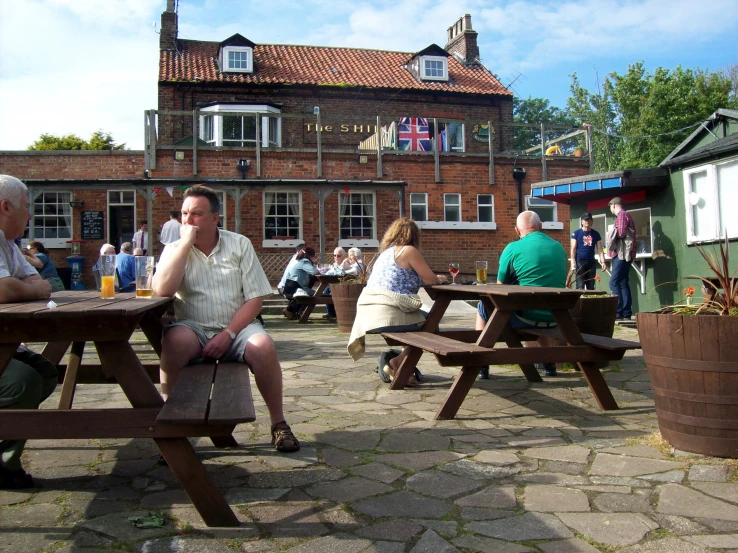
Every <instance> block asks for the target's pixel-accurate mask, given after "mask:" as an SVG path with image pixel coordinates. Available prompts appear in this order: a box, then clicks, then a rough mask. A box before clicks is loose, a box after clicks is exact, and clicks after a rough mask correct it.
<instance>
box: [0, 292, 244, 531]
mask: <svg viewBox="0 0 738 553" xmlns="http://www.w3.org/2000/svg"><path fill="white" fill-rule="evenodd" d="M51 300H53V301H54V303H56V304H57V306H56V307H54V308H51V309H50V308H49V307H48V306H47V304H48V300H39V301H29V302H23V303H9V304H3V305H2V306H0V327H1V328H2V332H0V374H2V372H3V371H4V370H5V368H6V367H7V365H8V364H9V363H10V360H11V359H12V357H13V355H14V353H15V352H16V349H17V348H18V346H19V345H20V343H21V342H47V346H46V349H44V355H45V356H47V358H49V359H50V360H52V362H53V363H55V364H58V362H59V360H60V359H61V357H62V356H63V355H64V353H65V352H66V350H67V348H68V347H69V345H70V344H72V352H71V354H70V363H69V364H68V366H67V370H66V373H65V377H64V383H63V385H62V393H61V399H60V401H59V406H58V407H57V408H56V409H46V408H45V409H0V439H9V440H18V439H51V440H53V439H90V438H153V439H154V441H155V442H156V444H157V446H158V447H159V450H160V451H161V452H162V454H163V455H164V457H165V458H166V460H167V462H168V463H169V467H170V469H171V470H172V472H173V473H174V476H175V477H176V478H177V480H178V481H179V482H180V484H181V485H182V487H183V488H184V489H185V491H186V492H187V494H188V496H189V497H190V499H191V500H192V502H193V504H194V506H195V507H196V508H197V510H198V511H199V512H200V514H201V515H202V517H203V519H204V520H205V522H206V523H207V524H208V525H212V526H216V525H217V526H224V525H227V526H235V525H238V519H237V518H236V516H235V515H234V514H233V511H231V509H230V507H229V506H228V503H227V502H226V501H225V499H224V498H223V495H222V494H221V492H220V491H219V490H218V489H217V488H216V487H215V485H214V484H213V483H212V481H211V480H210V477H209V476H208V474H207V471H206V470H205V468H204V466H203V465H202V462H201V461H200V459H199V458H198V457H197V454H196V453H195V451H194V449H193V448H192V445H191V444H190V443H189V441H188V440H187V437H188V436H193V437H195V436H210V437H211V438H213V440H214V441H216V440H221V443H223V442H222V440H228V439H230V440H231V441H233V438H232V432H233V428H234V426H233V425H218V426H205V425H194V424H159V423H157V420H156V418H157V416H158V414H159V412H160V411H161V408H162V406H163V405H164V399H163V398H162V396H161V394H160V393H159V391H158V390H157V389H156V387H155V386H154V383H153V382H152V380H151V378H150V377H149V375H148V373H147V372H146V370H145V369H144V367H143V366H142V365H141V361H140V360H139V359H138V357H137V356H136V354H135V352H134V351H133V348H132V347H131V344H130V342H129V339H130V337H131V335H132V334H133V331H134V330H135V329H136V327H137V326H140V327H141V330H142V331H143V332H144V334H145V335H146V337H147V338H148V339H149V341H150V342H151V344H152V346H153V347H154V350H155V351H156V352H157V354H161V325H160V323H159V319H160V318H161V316H162V315H163V314H164V313H165V312H166V309H167V307H168V306H169V304H170V303H171V302H172V301H173V299H172V298H152V299H143V298H136V297H135V293H126V294H116V297H115V298H114V299H109V300H103V299H100V293H99V292H74V291H64V292H57V293H54V294H52V296H51ZM85 342H94V343H95V346H96V348H97V352H98V354H99V356H100V361H101V364H102V371H103V372H104V373H105V374H106V375H110V376H111V377H112V378H114V379H115V381H116V382H117V383H118V385H120V387H121V388H122V390H123V392H124V393H125V395H126V397H127V398H128V400H129V401H130V403H131V407H128V408H112V409H72V408H71V407H72V401H73V398H74V390H75V387H76V375H77V369H78V368H79V364H80V360H81V357H82V353H83V351H84V347H85ZM233 442H234V441H233ZM229 445H233V444H232V443H229Z"/></svg>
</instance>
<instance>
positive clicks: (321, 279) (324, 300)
mask: <svg viewBox="0 0 738 553" xmlns="http://www.w3.org/2000/svg"><path fill="white" fill-rule="evenodd" d="M342 278H345V277H344V276H343V275H321V274H317V275H315V279H316V280H317V281H318V287H317V288H316V289H315V294H314V295H312V296H296V297H294V296H293V297H294V299H295V301H296V302H297V303H298V304H300V305H306V306H307V307H306V308H305V310H304V311H303V312H302V315H300V320H299V321H297V322H298V323H302V324H305V323H306V322H308V319H309V318H310V314H311V313H312V312H313V309H315V306H316V305H328V304H330V305H333V297H332V296H330V295H327V294H324V293H323V292H324V291H325V289H326V288H327V287H328V286H330V285H331V284H337V283H339V282H341V279H342Z"/></svg>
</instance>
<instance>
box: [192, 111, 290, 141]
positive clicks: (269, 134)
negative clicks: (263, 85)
mask: <svg viewBox="0 0 738 553" xmlns="http://www.w3.org/2000/svg"><path fill="white" fill-rule="evenodd" d="M222 112H226V113H228V112H230V113H235V114H241V113H242V114H243V116H239V115H226V116H223V115H219V114H220V113H222ZM200 113H201V115H200V133H199V135H200V138H201V139H202V140H204V141H205V142H207V143H208V145H210V146H235V147H241V148H243V147H248V146H256V137H255V136H240V137H238V136H228V132H226V129H224V128H223V126H224V125H223V123H224V118H229V120H230V121H231V122H234V123H235V125H236V126H237V127H240V128H241V130H242V131H244V132H245V127H246V125H245V122H244V117H249V115H250V114H254V115H253V116H252V117H251V119H252V120H253V119H254V117H255V114H256V113H261V114H264V115H262V116H261V124H260V127H261V147H262V148H269V147H276V148H279V147H280V146H281V145H282V118H281V117H278V114H280V113H282V110H281V109H279V108H275V107H273V106H266V105H230V104H216V105H214V106H208V107H206V108H202V109H201V110H200ZM266 114H274V115H266ZM239 120H240V121H239ZM254 130H255V129H254Z"/></svg>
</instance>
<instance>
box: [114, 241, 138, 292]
mask: <svg viewBox="0 0 738 553" xmlns="http://www.w3.org/2000/svg"><path fill="white" fill-rule="evenodd" d="M115 269H116V271H118V276H119V278H120V291H121V292H135V291H136V261H135V257H133V244H131V243H130V242H123V244H121V246H120V253H119V254H118V255H117V257H116V258H115Z"/></svg>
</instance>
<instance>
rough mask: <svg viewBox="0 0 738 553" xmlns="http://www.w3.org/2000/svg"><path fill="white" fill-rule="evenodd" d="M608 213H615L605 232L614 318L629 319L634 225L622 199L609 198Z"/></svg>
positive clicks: (617, 319) (634, 249) (634, 244)
mask: <svg viewBox="0 0 738 553" xmlns="http://www.w3.org/2000/svg"><path fill="white" fill-rule="evenodd" d="M609 205H610V213H612V214H613V215H615V224H614V225H613V226H612V228H611V229H610V230H609V231H608V233H607V251H608V252H610V257H612V274H611V275H610V291H611V292H612V293H613V294H615V295H616V296H617V297H618V311H617V314H616V315H615V320H616V321H619V320H623V319H627V320H630V317H631V316H632V315H633V311H632V298H631V295H630V282H629V276H630V266H631V265H632V264H633V260H634V259H635V256H636V226H635V222H634V221H633V217H631V216H630V215H629V214H628V212H627V211H625V209H623V200H622V199H621V198H618V197H616V198H613V199H612V200H610V204H609Z"/></svg>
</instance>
